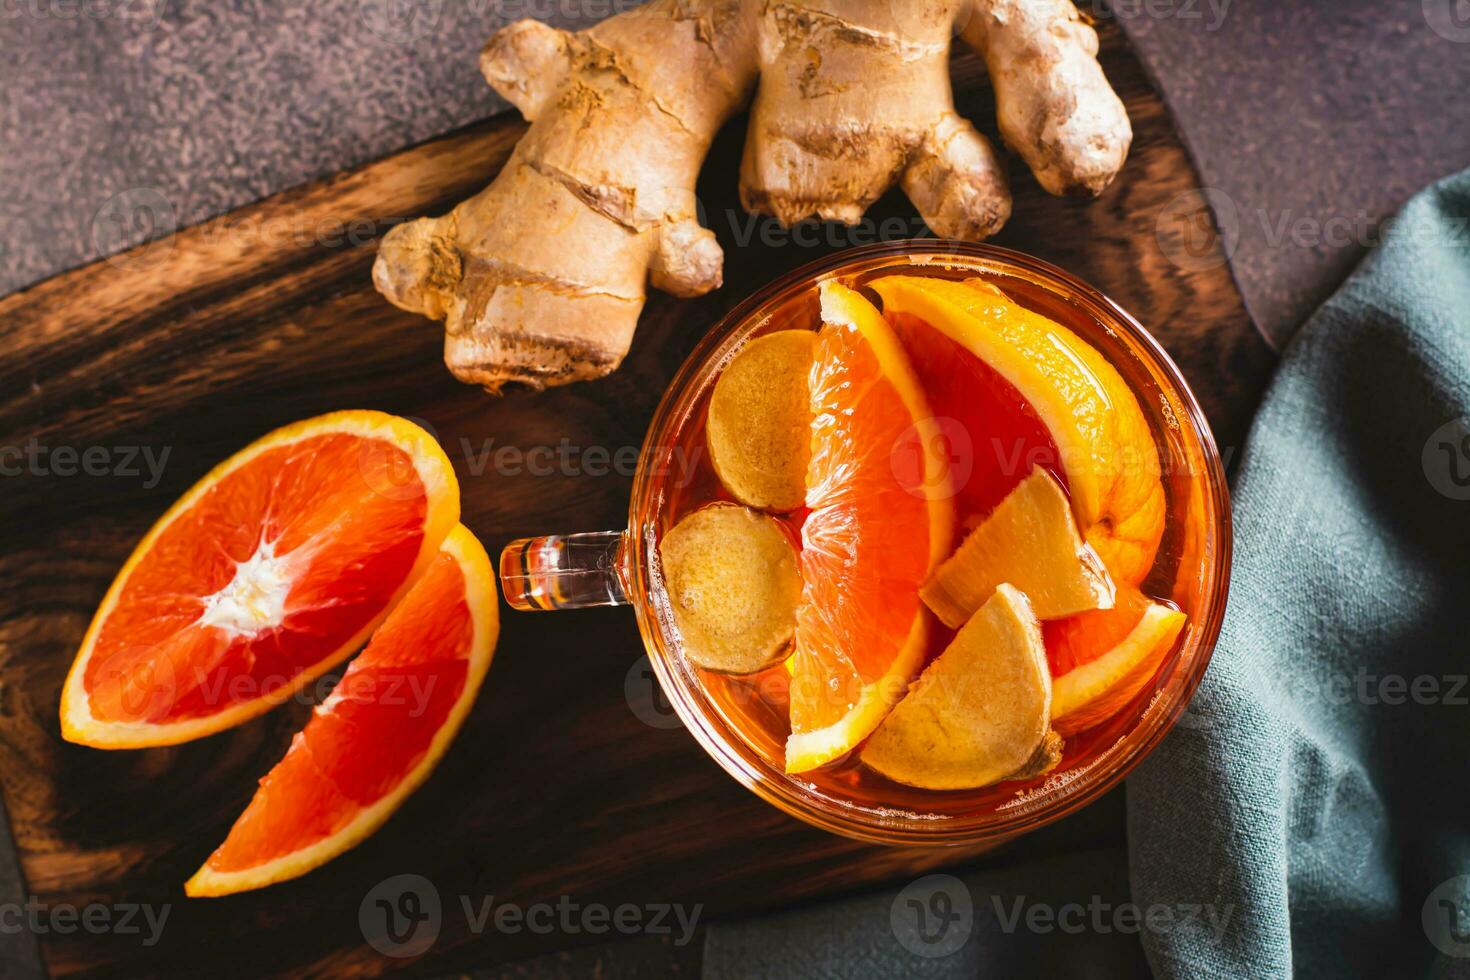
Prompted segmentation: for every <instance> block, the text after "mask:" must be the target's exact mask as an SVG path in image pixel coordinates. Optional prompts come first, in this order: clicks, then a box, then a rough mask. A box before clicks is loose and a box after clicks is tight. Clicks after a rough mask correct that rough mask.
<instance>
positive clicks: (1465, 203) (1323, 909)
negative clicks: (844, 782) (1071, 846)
mask: <svg viewBox="0 0 1470 980" xmlns="http://www.w3.org/2000/svg"><path fill="white" fill-rule="evenodd" d="M1467 222H1470V171H1467V172H1465V173H1462V174H1459V175H1457V176H1455V177H1451V178H1448V179H1446V180H1444V181H1441V182H1440V183H1438V184H1436V185H1434V186H1432V187H1430V188H1429V189H1428V190H1426V191H1423V192H1421V193H1420V194H1419V195H1418V196H1417V197H1415V198H1414V199H1413V200H1412V201H1411V202H1410V203H1409V204H1408V205H1407V206H1406V207H1405V208H1404V210H1403V212H1402V213H1401V214H1400V215H1399V217H1398V218H1397V219H1396V220H1395V221H1393V222H1392V225H1391V227H1390V228H1389V229H1388V231H1387V233H1386V235H1385V236H1384V238H1383V243H1382V245H1381V246H1380V247H1379V248H1377V249H1376V250H1375V251H1374V252H1373V253H1372V254H1370V256H1369V257H1368V259H1367V260H1366V261H1365V262H1364V263H1363V265H1362V266H1361V268H1359V270H1358V271H1357V272H1356V273H1354V275H1353V276H1352V277H1351V278H1350V279H1349V280H1348V282H1347V283H1346V284H1345V285H1344V286H1343V287H1342V288H1341V289H1340V290H1339V291H1338V293H1337V294H1336V295H1335V296H1333V298H1332V299H1331V300H1329V301H1328V302H1327V304H1326V305H1325V306H1323V307H1322V309H1321V310H1319V311H1318V312H1317V314H1316V315H1315V316H1314V317H1313V318H1312V319H1311V320H1310V321H1309V322H1308V323H1307V325H1306V326H1305V327H1304V328H1303V329H1302V331H1301V332H1300V333H1299V334H1298V336H1297V337H1296V338H1295V339H1294V340H1293V342H1292V344H1291V345H1290V347H1289V348H1288V349H1287V351H1286V352H1285V354H1284V356H1283V358H1282V362H1281V365H1280V368H1279V369H1278V371H1277V374H1276V377H1275V378H1274V379H1273V381H1272V384H1271V387H1270V389H1269V390H1268V392H1267V394H1266V398H1265V400H1264V402H1263V404H1262V406H1261V409H1260V412H1259V414H1258V415H1257V416H1256V421H1255V425H1254V427H1253V429H1252V431H1251V435H1250V439H1249V441H1248V443H1247V446H1246V452H1245V456H1244V458H1243V459H1242V461H1241V468H1240V471H1239V474H1238V476H1237V479H1236V485H1235V491H1234V506H1235V561H1234V570H1233V575H1232V585H1231V589H1230V601H1229V608H1228V611H1227V613H1226V618H1225V625H1224V629H1223V632H1222V634H1221V637H1220V642H1219V645H1218V646H1217V648H1216V651H1215V656H1214V660H1213V662H1212V663H1211V664H1210V668H1209V671H1208V673H1207V674H1206V676H1205V679H1204V682H1203V684H1202V685H1201V687H1200V689H1199V692H1198V693H1197V695H1196V697H1195V700H1194V702H1193V703H1192V705H1191V707H1190V710H1189V711H1188V712H1187V713H1186V715H1185V717H1184V720H1183V723H1182V724H1181V725H1180V726H1179V727H1177V728H1176V729H1175V730H1174V732H1172V733H1171V734H1170V735H1169V737H1168V738H1167V739H1166V740H1165V741H1164V743H1163V744H1162V745H1160V746H1159V748H1158V749H1157V750H1156V751H1155V752H1154V753H1153V754H1152V755H1151V756H1150V757H1149V758H1148V759H1147V760H1146V761H1145V762H1144V764H1143V765H1142V766H1140V767H1139V769H1138V770H1137V771H1135V773H1134V774H1133V776H1132V777H1131V778H1130V779H1129V780H1128V841H1129V860H1130V867H1131V879H1132V885H1133V895H1134V899H1135V901H1137V902H1139V903H1141V904H1150V903H1162V904H1165V905H1170V906H1180V905H1185V904H1191V905H1200V906H1203V907H1205V908H1214V909H1216V910H1217V911H1220V912H1225V911H1228V912H1229V913H1230V915H1229V926H1228V928H1226V929H1225V930H1224V931H1223V933H1221V934H1220V935H1218V936H1217V935H1214V934H1211V933H1208V932H1207V931H1204V930H1201V929H1198V928H1193V927H1190V928H1180V929H1173V930H1167V931H1145V932H1144V933H1143V941H1144V946H1145V948H1146V949H1147V951H1148V954H1149V959H1150V963H1151V964H1152V966H1153V967H1154V970H1155V972H1156V973H1158V974H1159V975H1161V976H1184V977H1199V976H1250V977H1275V976H1290V975H1292V974H1294V973H1295V974H1298V975H1301V976H1312V977H1315V976H1334V977H1336V976H1362V975H1383V974H1384V972H1385V971H1388V970H1392V973H1393V975H1396V976H1408V975H1449V974H1454V975H1470V959H1466V958H1465V957H1467V956H1470V892H1467V885H1470V877H1462V876H1470V786H1467V783H1470V687H1467V684H1466V675H1467V674H1470V230H1467Z"/></svg>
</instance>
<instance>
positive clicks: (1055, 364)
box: [869, 276, 1164, 584]
mask: <svg viewBox="0 0 1470 980" xmlns="http://www.w3.org/2000/svg"><path fill="white" fill-rule="evenodd" d="M869 285H870V286H871V287H872V289H873V290H874V291H876V292H877V293H878V295H879V296H881V297H882V299H883V310H884V313H885V315H886V316H888V318H889V319H890V320H891V321H892V322H893V324H894V327H895V329H896V330H897V331H898V333H899V336H900V337H901V338H902V340H903V342H904V346H905V347H906V348H907V350H908V351H909V354H910V356H911V357H912V358H913V363H914V365H915V369H916V371H917V372H918V375H919V378H920V380H921V381H922V382H923V383H924V386H925V390H926V392H927V393H928V395H929V398H930V404H931V405H932V406H933V408H934V411H935V413H936V414H937V415H938V416H939V417H940V419H941V420H944V421H942V426H950V425H953V426H955V427H957V429H958V430H959V431H958V432H949V433H947V435H949V436H950V438H949V443H950V447H949V449H950V452H951V453H955V454H957V455H959V456H960V457H962V458H959V459H956V460H954V461H953V462H952V467H953V468H954V469H955V470H956V471H957V475H956V481H955V482H956V486H957V488H958V494H959V503H960V510H961V513H962V516H963V517H965V518H966V519H974V518H979V517H983V516H985V514H986V513H988V512H989V510H990V509H991V508H993V507H994V506H995V505H996V504H998V503H999V502H1000V501H1001V499H1002V498H1003V497H1004V496H1005V495H1006V494H1007V493H1009V492H1010V491H1011V489H1013V488H1014V487H1015V485H1016V484H1017V483H1019V482H1020V481H1021V480H1022V479H1023V478H1024V477H1025V476H1026V475H1027V473H1029V472H1030V470H1031V468H1032V466H1033V464H1037V463H1039V464H1040V465H1043V466H1045V467H1046V468H1048V469H1051V470H1053V471H1054V472H1056V474H1057V475H1058V476H1059V477H1060V478H1061V480H1062V481H1063V483H1065V485H1066V487H1067V490H1068V492H1069V494H1070V496H1071V501H1072V509H1073V511H1074V512H1075V513H1076V516H1077V523H1078V526H1079V527H1080V528H1081V529H1082V533H1083V536H1084V538H1085V539H1086V540H1087V542H1088V544H1090V545H1092V547H1093V549H1094V550H1096V552H1097V553H1098V555H1099V556H1100V557H1101V558H1102V560H1103V563H1104V564H1105V565H1106V566H1107V568H1108V571H1109V572H1110V573H1112V575H1113V577H1114V578H1115V579H1116V580H1118V581H1120V582H1125V583H1129V584H1137V583H1139V582H1141V581H1143V579H1144V577H1145V576H1146V575H1147V574H1148V570H1149V568H1150V567H1152V565H1153V560H1154V554H1155V553H1156V552H1157V550H1158V546H1159V541H1160V539H1161V538H1162V536H1163V531H1164V489H1163V484H1162V483H1161V482H1160V479H1159V458H1158V451H1157V449H1156V448H1155V446H1154V442H1153V437H1152V434H1151V433H1150V431H1149V428H1148V423H1147V420H1146V419H1145V418H1144V415H1143V412H1142V410H1141V409H1140V408H1139V405H1138V399H1137V398H1136V397H1135V396H1134V394H1133V392H1132V390H1130V389H1129V387H1128V385H1127V384H1126V383H1125V382H1124V380H1123V378H1122V376H1121V375H1120V374H1119V373H1118V371H1117V369H1116V368H1114V367H1113V366H1112V365H1111V364H1109V363H1108V361H1107V360H1106V359H1104V358H1103V356H1102V355H1101V354H1099V353H1098V352H1097V350H1095V349H1094V348H1093V347H1092V346H1091V345H1089V344H1087V343H1086V342H1085V341H1083V340H1082V339H1081V338H1080V337H1078V336H1077V335H1076V334H1074V333H1073V332H1072V331H1070V330H1068V329H1067V328H1066V327H1064V326H1062V325H1061V324H1059V323H1056V322H1055V321H1053V320H1050V319H1048V318H1047V317H1044V316H1042V315H1041V314H1039V313H1035V312H1033V311H1031V310H1028V309H1026V308H1025V307H1023V306H1021V305H1020V304H1018V303H1016V302H1014V301H1013V300H1011V299H1010V298H1009V297H1008V296H1006V295H1005V293H1003V292H1001V291H1000V290H999V289H997V288H995V287H994V286H992V285H990V284H989V283H986V282H984V281H982V280H978V279H972V280H968V281H965V282H956V281H953V280H947V279H936V278H932V277H923V276H884V277H882V278H879V279H875V280H873V281H872V282H871V283H870V284H869ZM930 328H932V329H930ZM957 442H968V443H969V445H968V446H961V445H956V443H957Z"/></svg>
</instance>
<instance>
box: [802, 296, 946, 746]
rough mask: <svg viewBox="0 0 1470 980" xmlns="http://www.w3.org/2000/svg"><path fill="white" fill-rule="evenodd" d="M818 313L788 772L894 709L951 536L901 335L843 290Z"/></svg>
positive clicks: (919, 654) (853, 741)
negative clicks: (927, 593)
mask: <svg viewBox="0 0 1470 980" xmlns="http://www.w3.org/2000/svg"><path fill="white" fill-rule="evenodd" d="M821 302H822V320H823V323H824V326H823V327H822V330H821V331H820V332H819V333H818V335H817V341H816V348H815V351H814V357H813V363H812V370H811V375H810V380H811V409H812V433H811V435H812V438H811V461H810V463H809V465H808V469H807V489H806V506H807V507H808V508H809V509H810V514H809V515H808V516H807V518H806V521H805V523H804V524H803V525H802V531H801V536H802V552H801V572H802V583H803V585H802V598H801V602H800V605H799V606H798V607H797V613H796V652H795V654H794V655H793V658H792V660H791V664H790V670H791V675H792V676H791V736H790V738H789V739H788V740H787V743H786V769H787V771H788V772H806V771H807V770H810V769H814V768H816V767H817V766H821V765H824V764H825V763H828V762H831V761H832V760H833V759H836V758H838V757H840V756H842V755H844V754H846V753H847V752H849V751H851V750H852V749H853V748H854V747H855V746H856V745H857V744H858V743H859V742H861V741H862V740H863V739H864V738H866V737H867V736H868V735H869V734H871V733H872V732H873V730H874V729H875V728H877V727H878V725H879V724H880V723H881V722H882V721H883V719H884V717H885V716H886V715H887V714H888V712H889V711H890V710H891V709H892V707H893V705H894V704H895V703H897V701H898V700H899V699H901V698H902V696H903V694H904V692H905V690H907V687H908V683H909V681H910V680H911V679H912V678H913V676H914V675H915V674H916V673H917V672H918V669H919V667H920V666H921V664H922V662H923V658H924V654H925V648H926V645H927V643H928V637H929V620H928V618H927V617H928V614H927V613H926V612H925V611H924V608H923V606H922V604H921V603H920V601H919V595H918V590H919V585H920V583H922V582H923V581H924V579H926V578H927V577H928V576H929V573H930V571H931V570H932V569H933V568H934V566H935V565H937V564H938V563H939V562H940V561H942V560H943V559H944V558H945V557H946V556H947V555H948V554H949V552H950V548H951V545H952V543H953V536H954V504H953V500H952V493H951V490H950V488H949V482H948V476H947V469H946V464H945V461H944V459H943V458H942V457H941V456H940V455H939V451H938V450H939V445H940V440H939V438H938V435H939V433H938V431H937V429H936V428H935V426H934V422H933V419H932V418H931V413H930V411H929V407H928V404H927V403H926V401H925V398H924V394H923V390H922V389H921V388H920V387H919V383H918V379H917V378H916V377H915V376H914V372H913V369H912V367H911V366H910V365H909V361H908V357H907V355H906V354H905V353H904V351H903V348H902V347H901V346H900V345H899V343H898V338H897V337H896V336H895V335H894V333H893V331H892V329H891V328H890V327H889V326H888V324H887V323H886V322H884V320H883V318H882V317H881V316H880V315H879V314H878V311H877V310H876V309H875V308H874V307H873V305H872V304H871V303H869V302H868V301H867V300H866V299H864V298H863V297H862V296H861V295H859V294H858V293H856V292H854V291H853V290H851V289H848V288H847V287H845V286H841V285H839V284H837V283H834V282H827V283H823V284H822V289H821Z"/></svg>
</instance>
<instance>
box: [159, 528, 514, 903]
mask: <svg viewBox="0 0 1470 980" xmlns="http://www.w3.org/2000/svg"><path fill="white" fill-rule="evenodd" d="M499 631H500V622H499V613H498V610H497V607H496V593H495V578H494V574H493V572H492V571H491V566H490V559H489V557H488V556H487V555H486V554H485V549H484V548H483V547H482V546H481V545H480V542H479V541H477V540H475V537H474V535H472V534H470V532H469V531H467V530H466V529H465V528H463V527H456V528H455V529H454V530H453V531H451V532H450V534H449V536H448V537H447V538H445V539H444V544H443V548H442V550H441V551H440V552H439V554H438V555H437V557H435V558H434V559H433V562H432V564H430V566H429V568H428V570H427V571H426V572H425V573H424V574H423V576H422V577H421V578H419V580H418V581H417V582H416V583H415V584H414V586H413V588H412V589H410V590H409V593H408V594H407V595H406V596H404V597H403V600H402V601H401V602H400V603H398V605H397V606H395V607H394V609H393V612H392V613H391V614H390V615H389V616H388V619H387V620H386V621H385V622H384V623H383V625H382V627H381V628H379V630H378V631H377V632H376V633H375V634H373V638H372V642H370V643H369V644H368V647H367V649H366V650H364V651H363V652H362V655H361V656H359V657H358V658H357V659H356V660H354V661H353V662H352V665H351V666H349V667H348V668H347V671H346V673H344V674H343V675H342V680H341V681H340V682H339V683H338V684H337V687H336V688H335V689H334V690H333V691H332V693H331V695H330V696H329V697H328V698H327V699H326V700H325V701H323V702H322V703H321V704H320V705H318V706H317V708H316V710H315V711H313V712H312V716H311V720H310V721H309V722H307V724H306V727H305V728H304V729H302V730H301V731H300V732H298V733H297V735H296V737H295V738H294V739H293V740H292V741H291V748H290V749H289V750H288V751H287V752H286V756H285V758H283V759H282V760H281V761H280V762H279V763H277V765H276V767H275V768H274V769H272V770H271V771H270V772H269V773H267V774H266V776H265V778H264V779H262V780H261V781H260V788H259V789H258V790H256V793H255V798H254V799H252V800H251V801H250V805H249V806H247V807H246V808H245V812H244V813H242V814H241V815H240V819H239V820H237V821H235V826H234V827H233V828H231V830H230V833H229V836H228V837H226V838H225V842H224V843H223V844H221V845H220V846H219V849H218V850H216V851H215V852H214V853H213V854H211V855H210V857H209V860H208V861H206V862H205V864H204V867H202V868H200V869H199V871H198V872H197V873H196V874H195V875H194V877H193V878H190V879H189V882H188V884H186V885H185V886H184V887H185V891H187V892H188V893H189V894H190V895H195V896H210V895H228V894H231V893H233V892H239V891H245V890H247V889H251V888H261V887H263V886H265V885H270V884H274V883H275V882H278V881H284V880H286V879H288V878H295V877H297V876H299V875H303V874H305V873H306V872H308V871H310V870H312V869H313V868H316V867H319V866H320V865H322V864H325V863H326V862H327V861H329V860H331V859H332V858H334V857H336V856H337V855H338V854H341V853H342V852H343V851H346V850H347V849H348V848H351V847H353V846H354V845H356V844H358V843H360V842H361V841H362V840H364V839H365V838H367V837H368V835H370V834H372V833H373V831H375V830H377V829H378V828H379V827H380V826H382V824H383V822H384V821H386V820H387V819H388V817H389V816H390V815H392V813H393V811H394V810H395V809H397V808H398V806H399V805H400V804H401V803H402V802H403V801H404V800H405V799H406V798H407V797H408V795H409V794H410V793H412V792H413V791H414V790H415V789H417V788H418V786H419V784H421V783H422V782H423V781H424V780H425V779H426V778H427V777H428V775H429V773H430V772H431V771H432V770H433V768H434V766H435V764H437V763H438V761H439V759H440V758H441V757H442V756H443V755H444V752H445V750H447V749H448V748H449V743H450V742H451V741H452V740H453V739H454V736H455V734H456V733H457V732H458V731H459V728H460V725H461V724H463V722H464V719H465V716H466V715H467V714H468V713H469V710H470V706H471V705H472V704H473V703H474V700H475V695H476V694H477V693H478V692H479V689H480V683H481V681H483V680H484V678H485V671H486V670H487V669H488V668H489V666H490V657H491V655H492V654H493V653H494V650H495V640H496V637H497V635H498V634H499Z"/></svg>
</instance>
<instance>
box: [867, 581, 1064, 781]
mask: <svg viewBox="0 0 1470 980" xmlns="http://www.w3.org/2000/svg"><path fill="white" fill-rule="evenodd" d="M1060 757H1061V739H1060V738H1059V737H1058V736H1057V735H1056V733H1055V732H1053V731H1052V730H1051V672H1050V671H1049V670H1048V669H1047V664H1046V649H1045V647H1043V646H1042V641H1041V627H1040V624H1039V623H1038V622H1037V620H1036V616H1035V614H1034V613H1033V612H1032V611H1031V607H1030V604H1029V603H1028V602H1027V601H1026V597H1025V596H1024V595H1022V594H1021V593H1020V592H1019V591H1018V590H1016V589H1015V588H1012V587H1011V586H1010V585H1006V584H1002V585H1000V586H999V587H998V588H997V589H996V590H995V592H994V594H993V596H992V597H991V599H990V601H988V602H987V603H985V605H984V606H982V607H981V608H980V610H979V611H978V612H977V613H975V615H974V616H973V617H971V619H970V621H969V622H968V623H966V624H965V626H964V628H963V629H961V630H960V631H959V633H958V634H956V635H955V638H954V641H953V642H951V643H950V645H949V646H948V647H947V648H946V649H945V651H944V652H943V653H941V654H940V655H939V656H938V657H936V658H935V659H934V661H933V662H932V663H931V664H929V666H928V667H927V668H925V670H924V673H923V674H921V675H920V676H919V679H918V680H917V681H915V682H914V684H913V686H912V687H910V689H909V691H908V693H907V694H906V695H904V698H903V700H901V701H900V702H899V703H898V705H897V706H896V707H895V708H894V709H893V711H892V713H890V714H889V715H888V717H887V718H886V719H885V720H884V721H883V724H882V725H880V726H879V727H878V730H877V731H876V732H874V733H873V735H872V737H871V738H869V739H868V742H867V744H866V745H865V746H864V747H863V750H862V761H863V762H864V764H866V765H867V766H869V767H870V768H872V769H874V770H876V771H877V772H879V773H881V774H882V775H884V776H887V777H888V778H889V779H892V780H894V781H895V782H899V783H903V784H905V785H908V786H916V787H919V788H921V789H975V788H978V787H981V786H988V785H990V784H991V783H995V782H1000V781H1001V780H1004V779H1028V778H1031V777H1032V776H1035V775H1038V774H1039V773H1041V772H1044V771H1046V770H1047V769H1049V768H1051V767H1052V766H1054V765H1055V764H1056V761H1057V760H1058V759H1059V758H1060Z"/></svg>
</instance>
